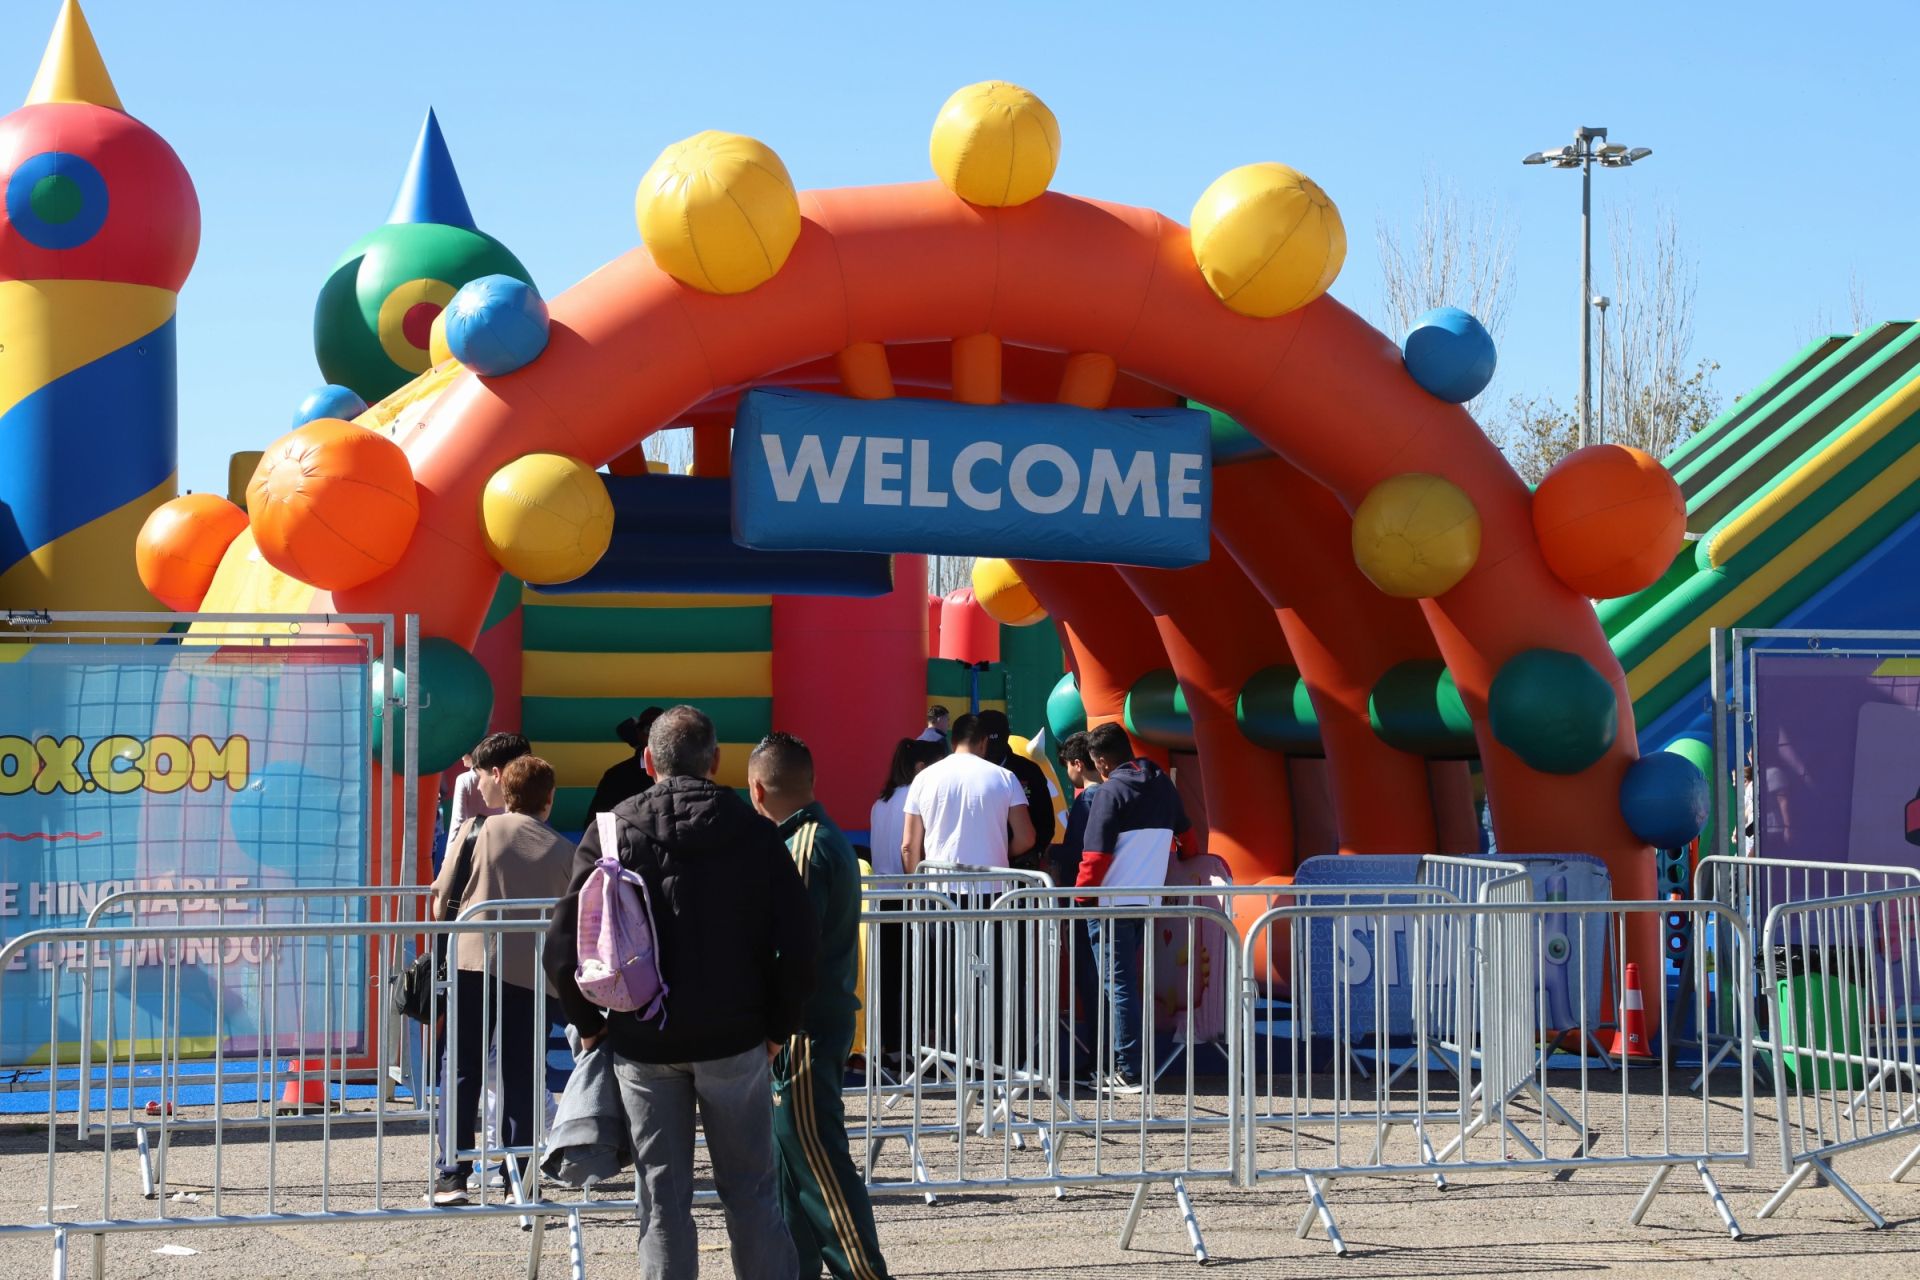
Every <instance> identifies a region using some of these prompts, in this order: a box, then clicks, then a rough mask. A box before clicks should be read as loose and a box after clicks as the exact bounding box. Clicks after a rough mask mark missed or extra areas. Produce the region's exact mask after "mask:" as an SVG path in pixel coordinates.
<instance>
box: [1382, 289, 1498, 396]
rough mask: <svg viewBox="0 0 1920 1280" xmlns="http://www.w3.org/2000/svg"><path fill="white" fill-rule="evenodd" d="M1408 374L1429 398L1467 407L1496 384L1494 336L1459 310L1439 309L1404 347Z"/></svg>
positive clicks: (1414, 330)
mask: <svg viewBox="0 0 1920 1280" xmlns="http://www.w3.org/2000/svg"><path fill="white" fill-rule="evenodd" d="M1400 354H1401V357H1402V358H1403V359H1404V360H1405V361H1406V362H1407V372H1408V373H1410V374H1412V375H1413V380H1414V381H1415V382H1417V383H1419V384H1420V388H1421V390H1423V391H1425V392H1426V393H1427V394H1428V395H1430V396H1434V397H1437V398H1438V399H1441V400H1445V401H1448V402H1449V403H1452V404H1465V403H1466V402H1467V401H1469V400H1471V399H1473V398H1474V397H1475V396H1477V395H1479V394H1480V393H1481V392H1482V391H1485V390H1486V389H1487V384H1488V383H1489V382H1492V381H1493V367H1494V364H1495V362H1496V360H1495V354H1494V350H1493V335H1492V334H1490V333H1488V332H1487V329H1486V326H1485V325H1483V324H1481V323H1480V322H1479V321H1478V320H1475V319H1474V318H1473V317H1472V316H1470V315H1468V314H1467V313H1466V312H1464V311H1462V310H1461V309H1460V308H1458V307H1435V308H1434V309H1433V310H1431V311H1429V312H1427V314H1425V315H1423V316H1421V317H1420V319H1419V320H1418V321H1416V322H1415V324H1414V326H1413V328H1411V329H1409V330H1407V336H1406V340H1405V341H1403V342H1402V343H1401V344H1400Z"/></svg>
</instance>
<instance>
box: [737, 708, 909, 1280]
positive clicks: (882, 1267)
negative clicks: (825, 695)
mask: <svg viewBox="0 0 1920 1280" xmlns="http://www.w3.org/2000/svg"><path fill="white" fill-rule="evenodd" d="M747 788H748V791H749V793H750V794H751V796H752V798H753V807H754V808H755V809H758V810H759V811H760V812H761V813H762V814H763V815H765V816H766V817H767V818H770V819H772V820H773V821H774V822H775V823H776V824H778V826H779V828H780V835H781V836H782V838H784V839H785V840H786V842H787V848H788V850H789V851H791V852H792V854H793V861H794V866H795V867H796V868H798V869H799V872H800V879H801V880H802V881H803V882H804V883H805V884H806V887H807V896H808V898H809V899H810V900H811V901H812V903H813V909H814V914H815V915H816V916H817V917H818V918H819V924H820V954H819V975H820V977H819V982H818V985H816V986H815V987H814V989H813V995H812V997H811V998H810V999H809V1000H808V1002H807V1007H806V1012H805V1014H804V1016H803V1017H802V1019H801V1023H800V1033H799V1034H798V1035H796V1036H794V1037H793V1039H791V1040H789V1041H788V1042H787V1044H786V1046H785V1047H784V1048H782V1049H781V1050H780V1052H779V1054H778V1056H777V1057H776V1058H775V1059H774V1063H773V1133H774V1146H775V1150H776V1151H777V1153H778V1155H779V1164H780V1202H781V1208H782V1209H784V1210H785V1212H786V1215H787V1230H788V1232H790V1233H791V1234H792V1236H793V1246H794V1250H795V1251H796V1252H797V1253H798V1254H799V1257H800V1275H801V1276H802V1277H803V1278H808V1280H810V1278H811V1277H816V1276H818V1275H819V1274H820V1268H821V1264H822V1263H825V1265H826V1268H827V1270H828V1272H829V1273H831V1274H832V1275H833V1276H835V1277H837V1278H838V1280H889V1277H888V1274H887V1263H886V1260H885V1259H884V1258H882V1257H881V1256H880V1241H879V1237H878V1234H877V1233H876V1232H875V1230H874V1226H873V1205H872V1203H871V1202H870V1201H869V1200H868V1199H867V1188H866V1184H865V1183H864V1182H863V1181H862V1180H861V1177H860V1173H859V1171H858V1170H857V1169H855V1168H854V1164H853V1156H852V1154H851V1152H850V1151H849V1150H848V1147H847V1118H846V1110H845V1107H844V1106H843V1105H842V1103H841V1100H840V1085H841V1081H842V1080H843V1079H844V1078H845V1075H846V1068H847V1055H848V1054H849V1053H850V1052H851V1051H852V1048H853V1021H854V1015H855V1014H856V1013H857V1012H858V1011H859V1008H860V997H859V996H858V994H856V992H857V988H858V975H859V970H860V863H859V861H858V859H856V858H855V857H854V853H853V846H852V845H850V844H848V843H847V838H846V836H844V835H842V834H841V832H840V828H839V827H837V826H835V825H834V824H833V819H831V818H829V817H827V814H826V811H825V810H824V809H822V808H821V807H820V805H819V803H818V802H816V801H815V800H814V796H813V754H812V753H811V752H810V751H808V750H807V745H806V743H804V742H802V741H800V740H799V739H798V738H796V737H794V736H792V735H791V734H785V733H773V734H769V735H768V736H767V737H766V738H765V739H763V740H762V741H761V743H760V745H759V746H758V747H755V748H754V751H753V755H752V756H751V757H749V759H748V761H747Z"/></svg>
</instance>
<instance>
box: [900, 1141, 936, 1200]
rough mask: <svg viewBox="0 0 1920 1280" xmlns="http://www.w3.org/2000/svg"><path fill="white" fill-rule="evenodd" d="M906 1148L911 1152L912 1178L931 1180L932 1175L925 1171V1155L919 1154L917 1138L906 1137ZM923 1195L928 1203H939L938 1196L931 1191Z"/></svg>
mask: <svg viewBox="0 0 1920 1280" xmlns="http://www.w3.org/2000/svg"><path fill="white" fill-rule="evenodd" d="M907 1150H908V1151H910V1152H912V1153H913V1177H914V1180H915V1181H916V1182H932V1181H933V1178H932V1176H931V1175H930V1174H928V1173H927V1161H926V1157H925V1156H923V1155H921V1154H920V1140H919V1139H918V1138H908V1139H907ZM925 1195H926V1199H927V1203H928V1204H938V1203H939V1197H938V1196H936V1195H934V1194H933V1192H931V1191H928V1192H926V1193H925Z"/></svg>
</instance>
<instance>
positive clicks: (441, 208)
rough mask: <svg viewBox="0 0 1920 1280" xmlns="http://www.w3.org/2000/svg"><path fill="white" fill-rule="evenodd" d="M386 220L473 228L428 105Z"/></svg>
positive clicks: (451, 161)
mask: <svg viewBox="0 0 1920 1280" xmlns="http://www.w3.org/2000/svg"><path fill="white" fill-rule="evenodd" d="M387 221H388V222H437V223H439V224H440V225H442V226H447V227H465V228H467V229H468V230H469V231H471V230H474V229H475V228H474V225H473V211H472V210H471V209H469V208H467V193H466V192H465V191H463V190H461V189H460V175H459V174H458V173H456V172H454V168H453V156H452V155H450V154H448V152H447V140H446V139H445V138H443V137H442V136H440V122H439V120H437V119H435V118H434V114H433V108H431V107H429V108H427V118H426V120H425V122H424V123H422V124H421V126H420V137H419V140H418V141H416V142H415V143H414V144H413V159H411V160H409V161H408V162H407V173H406V176H405V177H403V178H401V179H400V194H398V195H397V196H395V197H394V198H393V212H392V213H390V214H388V215H387Z"/></svg>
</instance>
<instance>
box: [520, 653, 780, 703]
mask: <svg viewBox="0 0 1920 1280" xmlns="http://www.w3.org/2000/svg"><path fill="white" fill-rule="evenodd" d="M522 672H523V679H524V690H525V693H526V696H528V697H530V698H630V699H633V700H635V701H638V702H639V703H640V705H641V706H645V705H646V703H647V701H649V700H651V701H654V702H658V703H660V705H662V706H668V705H670V704H672V703H674V702H691V701H698V700H699V699H701V698H770V697H772V696H773V655H772V654H770V653H554V652H547V651H544V650H529V651H528V652H527V655H526V661H525V663H524V665H523V666H522Z"/></svg>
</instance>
